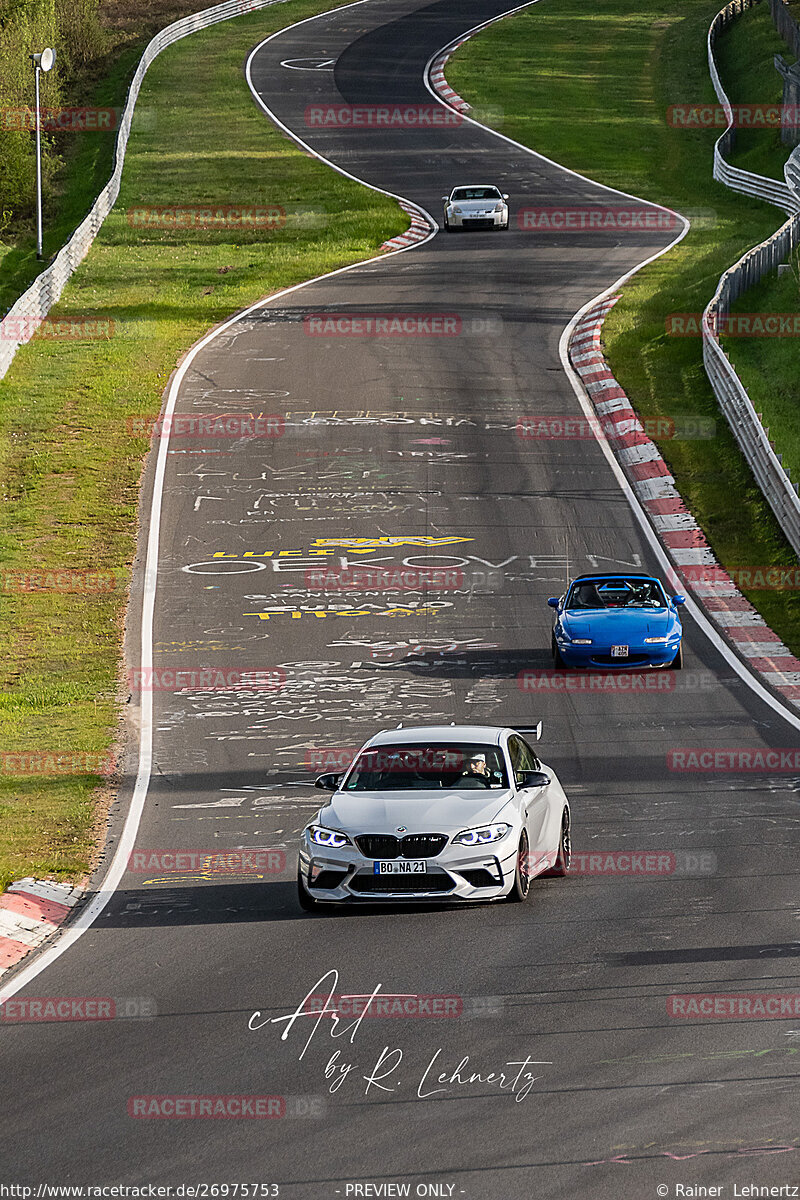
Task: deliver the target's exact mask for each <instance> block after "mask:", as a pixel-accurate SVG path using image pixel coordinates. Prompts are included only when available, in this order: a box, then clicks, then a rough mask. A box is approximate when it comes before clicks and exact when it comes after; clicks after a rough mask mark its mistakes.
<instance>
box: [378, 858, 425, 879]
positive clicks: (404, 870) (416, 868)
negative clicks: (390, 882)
mask: <svg viewBox="0 0 800 1200" xmlns="http://www.w3.org/2000/svg"><path fill="white" fill-rule="evenodd" d="M425 866H426V864H425V861H424V859H420V860H418V861H414V860H412V859H408V860H406V859H398V858H391V859H389V860H388V862H376V863H375V864H374V865H373V868H372V873H373V874H374V875H424V874H425Z"/></svg>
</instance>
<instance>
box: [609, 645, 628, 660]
mask: <svg viewBox="0 0 800 1200" xmlns="http://www.w3.org/2000/svg"><path fill="white" fill-rule="evenodd" d="M611 657H612V658H627V657H628V647H627V646H612V647H611Z"/></svg>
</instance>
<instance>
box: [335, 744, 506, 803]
mask: <svg viewBox="0 0 800 1200" xmlns="http://www.w3.org/2000/svg"><path fill="white" fill-rule="evenodd" d="M507 786H508V781H507V776H506V770H505V765H504V763H503V755H502V751H501V750H500V747H499V746H484V745H480V744H478V743H474V742H469V743H459V744H457V745H454V744H451V743H437V744H431V743H430V742H419V743H411V742H407V743H404V744H402V745H397V746H393V745H386V746H375V747H374V748H373V749H371V750H365V751H364V753H363V754H360V755H359V756H358V758H357V759H356V761H355V763H354V764H353V766H352V767H351V769H350V771H349V773H348V775H347V779H346V780H345V783H344V786H343V790H344V791H345V792H375V791H381V792H387V791H388V792H395V791H429V790H431V789H437V790H438V789H439V788H457V789H459V790H460V789H461V788H504V787H507Z"/></svg>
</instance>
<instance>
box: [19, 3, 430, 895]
mask: <svg viewBox="0 0 800 1200" xmlns="http://www.w3.org/2000/svg"><path fill="white" fill-rule="evenodd" d="M329 6H330V0H289V2H288V3H284V4H280V5H278V6H276V7H275V8H274V9H267V10H265V11H264V12H262V13H256V14H254V15H252V16H248V17H244V18H238V19H236V20H234V21H230V22H227V23H223V24H220V25H217V26H215V27H214V28H213V29H211V30H207V31H204V32H202V33H197V34H195V35H193V36H192V37H190V38H187V39H186V40H184V41H182V42H180V43H178V44H177V45H176V46H174V47H172V48H170V49H169V50H166V51H165V52H164V53H163V54H162V55H161V57H160V58H159V59H157V60H156V62H155V63H154V64H153V66H152V67H151V69H150V71H149V72H148V75H147V76H146V79H145V85H144V87H143V89H142V94H141V98H140V101H139V103H140V105H141V107H142V108H143V109H146V110H148V112H150V113H152V114H154V117H153V118H152V119H151V124H152V128H150V129H147V130H143V131H140V132H138V133H136V134H134V135H132V137H131V141H130V144H129V148H128V154H127V158H126V165H125V173H124V180H123V190H122V194H121V196H120V198H119V200H118V202H117V205H116V208H115V210H114V212H113V213H112V214H111V216H110V217H109V218H108V219H107V221H106V222H105V224H104V226H103V228H102V230H101V232H100V235H99V236H98V238H97V241H96V242H95V245H94V246H93V248H92V250H91V251H90V254H89V256H88V258H87V259H86V260H85V261H84V263H83V264H82V265H81V267H80V268H79V270H78V271H77V272H76V274H75V276H74V277H73V280H72V281H71V283H70V285H69V286H68V288H67V290H66V291H65V293H64V296H63V298H62V300H61V303H60V304H59V305H58V307H57V309H56V310H54V315H58V316H60V317H67V318H69V317H74V318H76V319H82V318H83V317H84V316H86V315H87V314H91V315H94V316H97V317H99V318H100V319H102V320H103V321H106V322H108V323H109V326H108V327H109V329H112V328H113V332H112V334H111V336H108V337H107V338H106V339H104V340H101V341H97V340H94V341H91V340H90V341H77V340H75V341H70V340H67V341H64V340H54V339H47V340H42V339H39V338H37V339H35V340H34V341H33V342H31V343H30V344H29V345H27V346H25V347H23V348H22V349H21V350H20V351H19V353H18V354H17V357H16V359H15V361H14V363H13V365H12V367H11V370H10V371H9V373H8V375H7V376H6V378H5V379H4V380H3V381H0V478H2V479H3V481H4V483H3V488H4V491H3V505H2V508H0V645H2V646H3V649H4V653H3V660H2V664H0V674H1V675H2V696H0V816H2V821H1V822H0V886H5V885H7V884H8V882H9V881H11V880H13V879H18V878H20V877H21V876H25V875H36V876H40V877H41V876H50V877H65V878H70V879H77V878H79V877H80V876H81V875H82V874H83V873H84V872H85V871H86V869H87V866H88V865H89V863H90V860H91V855H92V852H93V849H94V846H95V844H96V840H97V822H98V819H99V817H101V815H102V804H103V799H104V795H105V794H106V793H107V792H108V789H107V788H106V789H105V792H104V791H103V789H102V788H101V789H99V790H98V785H99V784H100V783H101V781H100V780H99V779H98V776H97V774H96V773H94V772H93V771H86V772H81V773H78V774H64V775H61V774H59V773H58V772H50V773H48V774H46V775H37V774H35V773H34V774H29V773H28V772H27V771H25V770H23V771H20V770H19V769H16V770H15V767H16V766H17V764H15V763H14V762H13V761H11V762H9V760H8V759H6V758H5V757H3V756H4V755H7V754H8V753H10V752H14V753H19V752H26V753H38V752H43V751H46V752H48V753H51V754H52V753H62V754H65V755H70V754H75V753H79V752H84V753H87V754H91V755H97V756H99V757H104V756H105V755H106V753H107V750H108V748H109V747H110V746H111V745H112V743H113V742H114V739H115V737H116V736H117V729H118V720H119V711H120V709H119V696H118V692H119V691H120V687H119V672H120V661H121V639H122V623H123V617H124V606H125V599H126V587H127V580H128V571H129V564H130V562H131V558H132V554H133V549H134V539H135V534H136V521H137V501H138V489H139V480H140V475H141V471H142V462H143V458H144V455H145V454H146V452H147V449H148V442H147V439H145V438H142V437H132V436H130V434H129V432H128V425H127V420H128V418H129V417H133V416H139V415H146V414H156V413H158V411H159V409H160V405H161V395H162V391H163V389H164V386H165V384H166V381H167V378H168V377H169V374H170V372H171V371H172V369H173V368H174V366H175V364H176V361H177V360H178V358H179V357H180V355H181V354H182V353H183V352H184V351H185V350H186V349H187V348H188V347H189V346H190V345H191V344H192V343H193V342H194V341H196V340H197V339H198V338H199V337H200V336H201V335H202V334H203V333H204V332H205V331H207V330H208V329H209V328H210V327H211V326H213V325H214V324H215V323H217V322H218V321H221V320H222V319H223V318H225V317H227V316H229V315H230V314H232V313H234V312H236V311H237V310H238V309H240V308H242V307H244V306H246V305H248V304H250V303H252V302H253V301H255V300H257V299H258V298H259V297H261V296H264V295H266V294H268V293H271V292H274V291H277V290H279V289H280V288H283V287H286V286H288V285H290V284H293V283H297V282H300V281H301V280H303V279H307V278H309V277H311V276H314V275H317V274H319V273H321V272H325V271H329V270H333V269H334V268H336V267H339V266H342V265H344V264H346V263H350V262H355V261H357V260H359V259H362V258H366V257H369V256H370V255H371V254H374V253H375V251H376V250H377V248H378V247H379V246H380V244H381V243H382V242H383V241H384V240H385V239H386V238H389V237H392V236H394V235H395V234H397V233H399V232H401V231H402V230H403V229H405V228H406V227H407V225H408V219H407V217H406V216H405V214H404V213H403V212H402V211H401V210H400V209H399V207H398V206H397V205H396V204H395V203H394V202H393V201H391V200H388V199H387V198H385V197H383V196H381V195H379V194H377V193H375V192H371V191H369V190H368V189H366V188H363V187H360V186H359V185H357V184H354V183H352V182H350V181H349V180H346V179H344V178H343V177H342V176H340V175H338V174H336V173H335V172H333V171H331V170H330V169H328V168H327V167H325V166H323V165H322V164H320V163H318V162H317V161H315V160H314V159H312V158H310V157H309V156H307V155H305V154H303V153H302V152H300V151H299V150H298V149H297V148H295V147H294V146H293V144H292V143H291V142H290V141H289V140H288V139H286V138H285V137H284V136H282V135H281V134H280V133H279V132H278V131H277V130H276V129H275V128H274V127H273V126H272V125H271V124H270V123H269V122H268V121H267V119H266V118H265V117H264V116H263V114H262V113H261V112H260V110H259V109H258V108H257V107H256V105H255V104H254V102H253V100H252V98H251V96H250V93H249V91H248V89H247V86H246V83H245V80H244V77H243V72H242V67H243V63H244V59H245V57H246V54H247V52H248V50H249V49H250V48H251V47H252V46H253V45H254V44H255V43H256V42H257V41H259V40H260V39H261V38H262V37H263V36H265V35H266V34H267V33H269V32H271V31H272V30H275V29H278V28H281V27H282V26H285V25H287V24H290V23H292V22H293V21H296V20H299V19H301V18H302V17H304V16H307V15H310V14H312V13H315V12H321V11H324V10H325V9H326V8H328V7H329ZM198 78H201V79H203V81H204V84H203V87H202V89H198V88H197V86H196V80H197V79H198ZM176 203H177V204H180V205H184V206H185V205H189V204H217V205H218V204H231V205H242V204H257V205H263V206H271V205H278V206H279V207H280V208H282V209H283V210H284V211H285V213H286V221H285V224H284V225H283V226H282V227H281V228H276V229H273V230H269V229H266V230H265V229H256V230H255V231H245V232H241V231H236V230H233V231H201V230H192V231H188V232H184V231H181V232H180V233H178V234H176V233H173V232H171V231H169V230H163V229H157V228H141V227H136V226H132V225H131V224H130V222H129V220H128V217H127V213H128V212H129V210H131V209H134V208H136V207H137V206H151V207H152V206H158V205H174V204H176ZM57 568H58V569H60V568H71V569H73V570H75V571H86V570H101V571H104V572H110V573H111V574H112V578H113V581H114V583H115V586H114V588H113V590H111V591H110V592H106V593H93V594H88V595H83V594H68V593H59V592H56V593H45V592H38V593H37V592H25V591H24V590H23V591H19V590H18V586H17V584H16V583H15V582H13V580H14V579H15V578H17V577H16V576H12V582H11V583H9V579H8V574H7V573H8V572H28V571H31V570H39V569H50V570H53V569H57ZM123 698H124V697H123Z"/></svg>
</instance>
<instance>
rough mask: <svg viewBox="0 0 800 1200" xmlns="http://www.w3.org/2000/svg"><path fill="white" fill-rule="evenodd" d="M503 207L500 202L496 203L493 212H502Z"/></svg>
mask: <svg viewBox="0 0 800 1200" xmlns="http://www.w3.org/2000/svg"><path fill="white" fill-rule="evenodd" d="M504 207H505V206H504V205H503V204H502V203H500V204H498V205H497V207H496V208H495V210H494V211H495V212H502V211H503V208H504Z"/></svg>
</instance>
